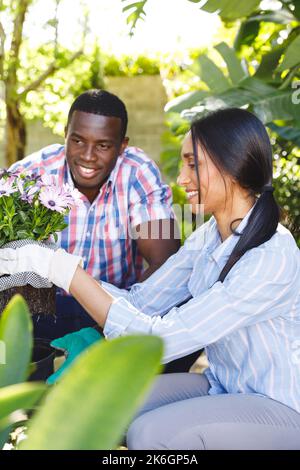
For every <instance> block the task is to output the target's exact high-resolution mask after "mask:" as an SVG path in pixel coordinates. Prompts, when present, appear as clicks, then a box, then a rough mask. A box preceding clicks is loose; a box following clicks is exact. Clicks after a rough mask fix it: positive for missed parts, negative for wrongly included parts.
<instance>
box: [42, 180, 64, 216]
mask: <svg viewBox="0 0 300 470" xmlns="http://www.w3.org/2000/svg"><path fill="white" fill-rule="evenodd" d="M39 200H40V201H41V203H42V204H43V206H45V207H47V208H48V209H51V210H52V211H56V212H59V213H60V214H63V213H64V212H65V211H66V209H67V208H68V204H67V202H66V199H65V198H64V197H63V196H62V195H61V192H60V190H59V189H58V188H56V187H46V186H44V187H42V189H41V192H40V194H39Z"/></svg>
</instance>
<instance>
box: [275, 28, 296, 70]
mask: <svg viewBox="0 0 300 470" xmlns="http://www.w3.org/2000/svg"><path fill="white" fill-rule="evenodd" d="M299 50H300V35H299V36H297V37H296V39H294V41H293V42H292V43H291V44H290V45H289V47H288V48H287V50H286V52H285V55H284V58H283V61H282V62H281V64H280V65H279V67H278V70H279V71H283V70H286V69H290V68H292V67H294V66H295V65H297V64H300V54H299Z"/></svg>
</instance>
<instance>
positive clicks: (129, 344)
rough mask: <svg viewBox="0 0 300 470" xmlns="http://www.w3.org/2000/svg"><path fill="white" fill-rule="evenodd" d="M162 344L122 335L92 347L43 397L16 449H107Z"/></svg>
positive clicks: (154, 367) (148, 379) (139, 396)
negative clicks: (23, 437) (42, 403)
mask: <svg viewBox="0 0 300 470" xmlns="http://www.w3.org/2000/svg"><path fill="white" fill-rule="evenodd" d="M161 357H162V340H161V339H160V338H157V337H153V336H138V335H136V336H131V337H130V336H127V337H122V338H118V339H114V340H111V341H105V342H100V343H95V344H94V345H92V346H91V347H90V348H89V349H88V350H87V351H85V352H84V353H83V354H82V355H81V356H79V357H78V359H77V360H76V361H75V362H74V363H73V365H72V366H71V367H70V369H69V371H68V372H66V374H65V375H64V376H63V378H62V379H61V381H60V382H59V383H58V384H57V385H56V386H55V387H53V389H52V390H51V391H50V393H49V394H48V395H47V402H46V406H41V407H40V409H39V411H38V412H37V413H36V414H35V416H34V417H33V420H32V422H31V424H30V426H29V430H28V439H26V441H23V442H22V443H21V446H20V447H21V449H44V450H48V449H65V450H72V449H74V450H75V449H76V450H83V449H86V450H88V449H90V450H91V449H97V450H100V449H113V448H115V447H116V446H117V444H118V443H119V441H120V439H121V436H122V434H123V433H124V431H125V428H126V426H127V425H128V423H129V422H130V420H131V419H132V417H133V416H134V414H135V413H136V410H137V408H138V407H139V406H140V405H141V404H142V400H143V398H144V396H145V393H146V392H147V391H148V389H149V386H150V385H151V383H152V381H153V378H154V375H155V373H156V372H157V371H158V368H159V367H160V361H161Z"/></svg>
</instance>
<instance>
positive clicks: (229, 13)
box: [200, 0, 260, 20]
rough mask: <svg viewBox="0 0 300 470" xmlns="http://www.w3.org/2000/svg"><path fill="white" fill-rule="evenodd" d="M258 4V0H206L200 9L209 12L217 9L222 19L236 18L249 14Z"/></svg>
mask: <svg viewBox="0 0 300 470" xmlns="http://www.w3.org/2000/svg"><path fill="white" fill-rule="evenodd" d="M259 4H260V0H247V2H241V1H240V0H208V1H207V2H206V3H205V5H203V6H201V7H200V8H201V9H202V10H205V11H207V12H209V13H214V12H216V11H219V14H220V16H221V18H222V19H224V20H236V19H238V18H243V17H244V16H248V15H250V13H252V12H253V11H254V10H255V9H256V7H258V5H259Z"/></svg>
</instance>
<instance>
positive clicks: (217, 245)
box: [207, 206, 254, 269]
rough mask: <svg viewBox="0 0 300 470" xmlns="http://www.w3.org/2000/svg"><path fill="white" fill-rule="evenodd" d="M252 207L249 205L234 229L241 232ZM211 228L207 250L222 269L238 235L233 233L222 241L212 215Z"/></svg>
mask: <svg viewBox="0 0 300 470" xmlns="http://www.w3.org/2000/svg"><path fill="white" fill-rule="evenodd" d="M253 208H254V206H253V207H251V209H250V210H249V211H248V212H247V214H246V215H245V217H244V218H243V220H242V221H241V222H240V223H239V225H238V227H236V229H235V230H236V231H237V232H238V233H241V232H242V231H243V230H244V228H245V227H246V225H247V223H248V220H249V217H250V214H251V212H252V210H253ZM211 229H212V234H213V236H212V237H210V239H211V241H212V243H209V246H208V247H207V251H208V253H209V254H210V256H212V258H213V259H214V261H215V262H216V263H217V265H218V266H219V268H220V269H223V267H224V265H225V263H226V261H227V260H228V258H229V256H230V254H231V252H232V250H233V248H234V247H235V245H236V244H237V242H238V240H239V238H240V237H239V235H235V234H234V233H233V234H232V235H230V236H229V237H228V238H226V240H225V241H224V242H222V239H221V236H220V233H219V230H218V225H217V222H216V219H215V218H214V217H213V221H212V225H211Z"/></svg>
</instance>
